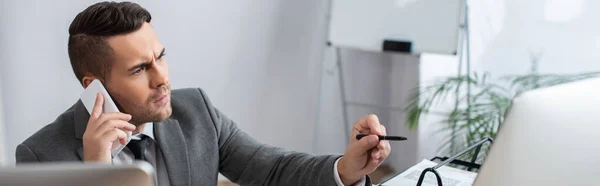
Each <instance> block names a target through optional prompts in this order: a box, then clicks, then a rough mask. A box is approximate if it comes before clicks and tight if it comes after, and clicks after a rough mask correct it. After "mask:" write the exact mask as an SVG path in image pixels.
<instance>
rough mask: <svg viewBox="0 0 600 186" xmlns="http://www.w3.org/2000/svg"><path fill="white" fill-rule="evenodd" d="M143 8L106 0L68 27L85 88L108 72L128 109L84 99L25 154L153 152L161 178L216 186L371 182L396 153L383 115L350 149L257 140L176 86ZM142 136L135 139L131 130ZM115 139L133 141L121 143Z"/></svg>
mask: <svg viewBox="0 0 600 186" xmlns="http://www.w3.org/2000/svg"><path fill="white" fill-rule="evenodd" d="M150 21H151V16H150V13H149V12H147V11H146V10H145V9H144V8H142V7H140V6H139V5H137V4H135V3H129V2H122V3H116V2H101V3H97V4H94V5H92V6H90V7H88V8H87V9H85V10H84V11H83V12H81V13H79V14H78V15H77V16H76V17H75V19H74V20H73V22H72V23H71V26H70V27H69V34H70V36H69V42H68V52H69V57H70V60H71V65H72V67H73V71H74V72H75V76H76V77H77V79H78V80H79V81H80V82H81V84H82V86H83V87H87V86H88V85H89V84H90V83H91V82H92V81H93V80H95V79H98V80H100V81H101V82H102V83H103V84H104V86H105V87H106V89H107V90H108V92H109V93H110V94H111V97H112V98H113V100H114V101H115V103H116V104H117V106H118V107H119V110H120V111H122V113H103V112H102V105H103V104H104V98H103V97H102V95H101V94H98V96H97V98H96V103H95V106H94V109H93V110H92V113H91V114H88V112H87V110H86V109H85V107H84V106H83V104H82V103H81V101H78V102H77V103H75V105H73V106H72V107H71V108H69V109H68V110H67V111H66V112H65V113H63V114H62V115H60V116H59V117H58V118H57V119H56V121H54V122H53V123H51V124H49V125H47V126H46V127H44V128H42V129H41V130H40V131H38V132H37V133H35V134H34V135H33V136H31V137H29V138H28V139H27V140H25V141H24V142H23V143H22V144H20V145H18V147H17V152H16V159H17V162H19V163H23V162H46V161H84V162H103V163H109V164H111V163H112V164H125V163H131V162H133V161H134V160H143V161H148V162H149V163H150V164H152V165H153V166H154V168H155V170H156V172H157V174H156V178H155V181H156V183H157V184H158V185H215V184H216V183H217V174H218V173H219V172H220V173H222V174H223V175H224V176H225V177H227V178H228V179H230V180H231V181H233V182H236V183H239V184H242V185H363V184H368V185H370V183H369V180H368V177H366V175H367V174H369V173H371V172H373V171H374V170H375V169H376V168H377V167H378V166H379V165H380V164H381V163H382V161H383V160H385V158H386V157H387V156H388V155H389V153H390V145H389V143H388V142H386V141H379V139H378V137H377V136H376V135H385V133H386V131H385V127H383V125H380V124H379V121H378V119H377V117H376V116H374V115H369V116H366V117H364V118H362V119H360V120H358V121H357V122H356V123H355V125H354V127H353V129H352V136H355V135H357V134H359V133H367V134H372V135H369V136H367V137H365V138H362V139H361V140H356V139H355V138H354V137H352V138H351V139H350V144H349V146H348V148H347V150H346V152H345V154H344V156H343V157H340V156H333V155H332V156H313V155H309V154H305V153H297V152H290V151H285V150H283V149H280V148H275V147H270V146H267V145H264V144H261V143H258V142H257V141H255V140H254V139H252V138H251V137H250V136H248V135H247V134H246V133H244V132H242V131H241V130H239V129H238V128H237V126H236V124H235V123H234V122H233V121H231V120H230V119H228V118H227V117H226V116H225V115H223V113H221V112H220V111H219V110H217V109H216V108H215V107H214V106H213V105H212V104H211V102H210V101H209V99H208V98H207V96H206V94H205V93H204V92H203V91H202V90H200V89H181V90H173V91H171V90H170V86H169V85H170V84H169V74H168V67H167V66H168V65H167V62H166V58H165V48H164V46H163V45H162V44H161V43H160V41H159V40H158V38H157V36H156V33H155V31H154V28H153V27H152V25H151V24H150ZM124 131H132V133H133V137H131V139H132V140H131V141H130V142H129V143H127V134H126V133H125V132H124ZM113 141H119V142H120V143H121V144H122V145H124V146H126V147H125V148H123V149H122V150H120V149H112V148H111V146H112V144H113Z"/></svg>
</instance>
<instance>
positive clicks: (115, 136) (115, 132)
mask: <svg viewBox="0 0 600 186" xmlns="http://www.w3.org/2000/svg"><path fill="white" fill-rule="evenodd" d="M101 139H102V140H103V141H116V140H119V141H121V140H122V139H124V140H127V133H125V132H124V131H123V130H121V129H116V128H115V129H112V130H110V131H108V132H106V133H104V135H103V136H102V137H101Z"/></svg>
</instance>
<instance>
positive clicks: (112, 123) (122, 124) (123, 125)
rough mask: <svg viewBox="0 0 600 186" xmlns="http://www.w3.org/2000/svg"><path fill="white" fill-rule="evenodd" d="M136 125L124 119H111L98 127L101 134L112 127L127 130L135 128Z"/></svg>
mask: <svg viewBox="0 0 600 186" xmlns="http://www.w3.org/2000/svg"><path fill="white" fill-rule="evenodd" d="M135 128H136V127H135V125H133V124H131V123H128V122H126V121H123V120H109V121H106V122H104V123H103V124H102V126H100V127H98V129H97V132H98V133H99V134H104V133H106V132H108V131H110V130H112V129H121V130H127V131H133V130H135Z"/></svg>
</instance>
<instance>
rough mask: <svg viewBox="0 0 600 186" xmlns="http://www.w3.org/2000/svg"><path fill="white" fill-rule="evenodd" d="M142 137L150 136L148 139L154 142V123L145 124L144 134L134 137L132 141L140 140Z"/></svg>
mask: <svg viewBox="0 0 600 186" xmlns="http://www.w3.org/2000/svg"><path fill="white" fill-rule="evenodd" d="M141 135H145V136H148V137H150V139H153V140H154V123H153V122H148V123H145V124H144V129H142V132H140V133H138V134H135V135H132V136H131V139H132V140H140V139H141V138H140V136H141Z"/></svg>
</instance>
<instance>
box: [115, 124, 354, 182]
mask: <svg viewBox="0 0 600 186" xmlns="http://www.w3.org/2000/svg"><path fill="white" fill-rule="evenodd" d="M142 135H145V136H148V137H150V139H151V140H149V141H148V147H147V148H146V151H144V156H145V158H146V161H148V163H150V164H151V165H152V167H154V170H155V173H156V174H155V175H154V183H155V185H159V186H163V185H170V182H169V175H168V174H167V168H166V166H165V160H164V159H163V156H162V152H161V151H160V148H157V145H156V144H157V142H156V139H154V123H152V122H148V123H146V124H144V129H142V132H140V133H138V134H135V135H132V136H131V140H140V139H141V136H142ZM112 154H113V155H114V156H113V159H112V161H113V164H115V165H119V164H132V163H133V162H134V161H135V156H134V155H133V152H131V151H130V150H129V149H128V148H127V147H124V148H123V146H122V147H120V148H117V149H115V150H113V151H112ZM339 161H340V159H337V160H336V161H335V163H334V164H333V179H335V182H336V183H337V185H338V186H344V184H343V183H342V179H341V178H340V175H339V173H338V170H337V164H338V162H339ZM365 184H366V177H363V178H362V179H361V180H360V181H359V182H357V183H355V184H354V185H353V186H362V185H365Z"/></svg>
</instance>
